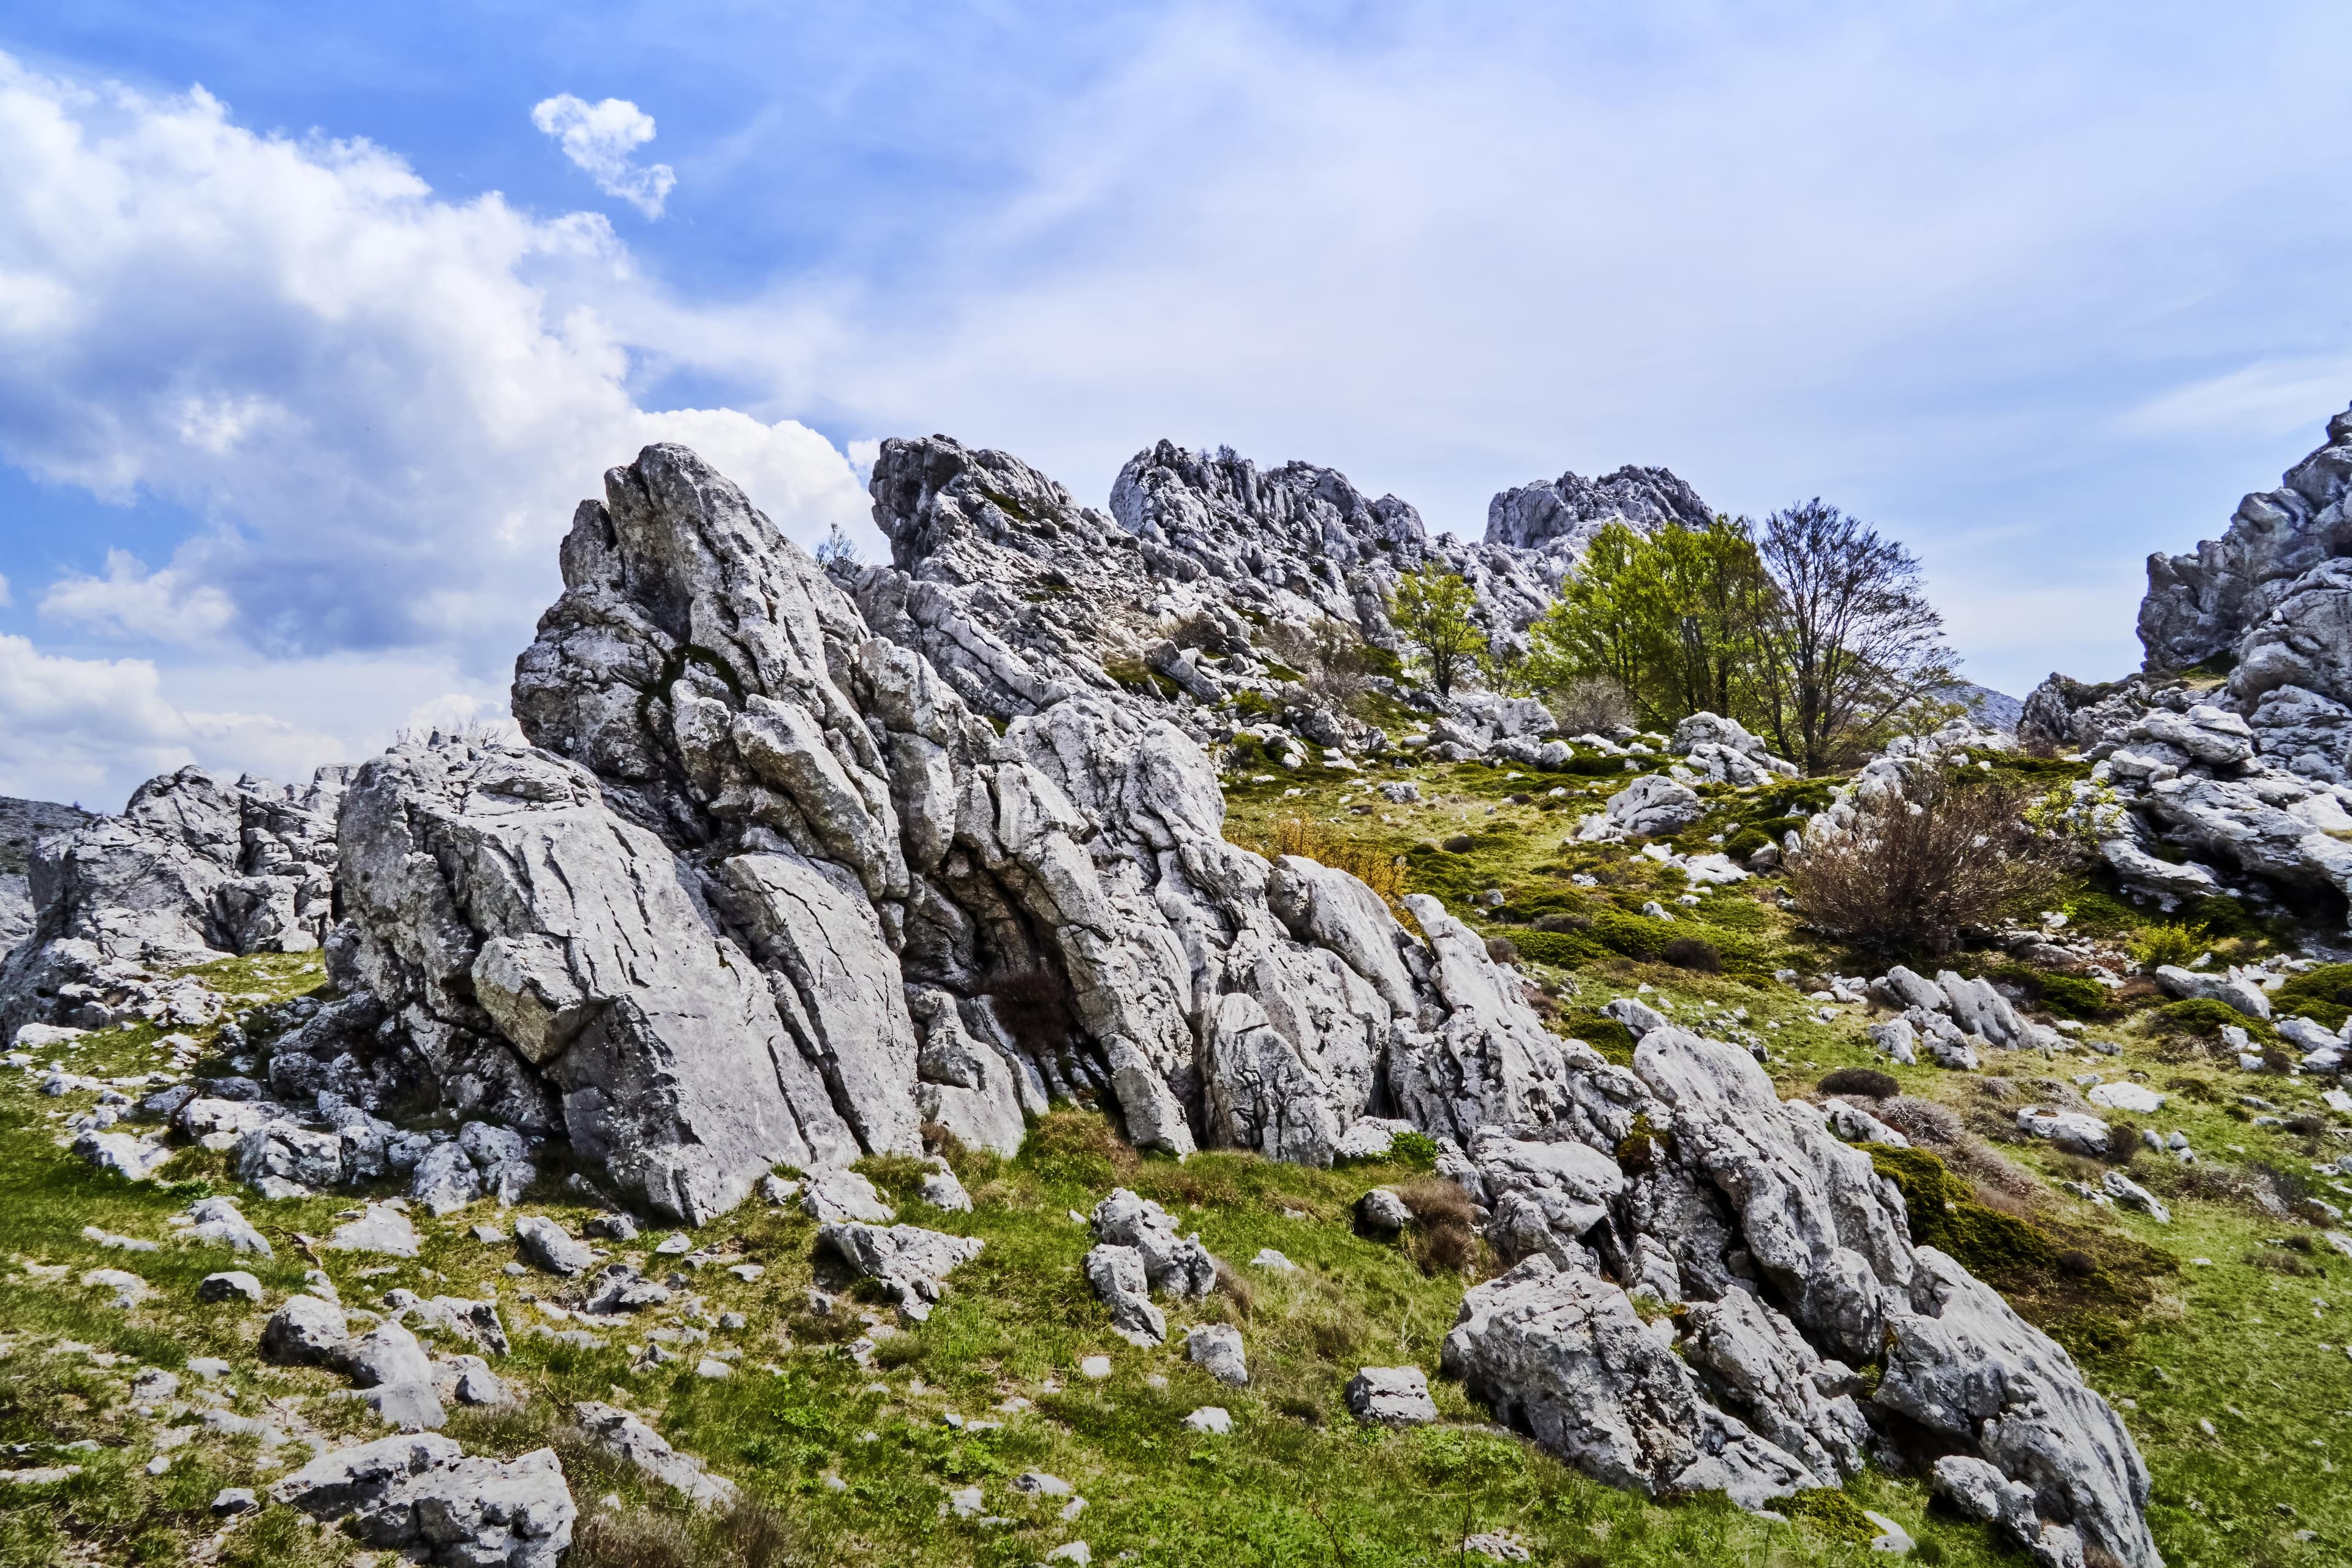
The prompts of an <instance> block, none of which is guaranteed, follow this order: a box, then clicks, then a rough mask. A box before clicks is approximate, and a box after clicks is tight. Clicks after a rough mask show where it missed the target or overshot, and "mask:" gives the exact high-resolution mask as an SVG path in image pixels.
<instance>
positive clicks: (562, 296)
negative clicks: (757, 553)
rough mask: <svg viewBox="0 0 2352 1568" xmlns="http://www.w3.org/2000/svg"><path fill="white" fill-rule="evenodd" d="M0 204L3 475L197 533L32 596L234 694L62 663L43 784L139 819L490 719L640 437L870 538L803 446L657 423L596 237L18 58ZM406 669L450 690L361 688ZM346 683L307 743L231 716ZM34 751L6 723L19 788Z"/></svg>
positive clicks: (310, 144) (337, 152)
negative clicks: (620, 332)
mask: <svg viewBox="0 0 2352 1568" xmlns="http://www.w3.org/2000/svg"><path fill="white" fill-rule="evenodd" d="M0 206H5V210H6V211H7V212H8V213H9V215H10V220H9V222H8V223H7V224H5V225H0V458H5V460H7V461H9V462H11V463H13V464H15V465H16V466H17V467H19V468H23V469H25V470H26V471H27V472H28V473H30V474H32V475H34V476H35V477H36V478H37V479H41V480H44V481H47V482H50V483H61V484H66V485H71V486H77V487H80V488H83V489H89V490H90V491H92V492H94V493H96V494H98V495H100V496H101V497H105V498H108V499H112V500H129V499H131V498H133V497H136V496H142V495H148V496H153V497H157V498H160V499H162V500H164V501H167V502H170V503H172V504H173V505H175V506H177V507H179V508H182V509H184V510H188V511H190V512H192V513H194V514H195V515H196V516H198V517H200V518H203V519H205V520H207V521H208V526H207V527H205V529H204V530H203V531H201V532H199V533H197V534H195V535H194V536H193V537H191V538H188V539H187V540H185V541H184V542H182V543H181V544H180V545H179V546H178V548H177V549H176V550H175V551H173V553H172V555H171V556H170V558H169V559H168V560H166V561H164V562H163V563H160V564H154V565H152V569H151V565H150V563H146V562H142V561H141V560H139V559H137V558H135V557H133V556H131V555H130V554H127V553H120V552H117V553H111V554H110V555H109V556H108V557H107V561H106V564H105V567H104V569H103V570H102V572H100V573H99V574H69V575H68V576H66V577H64V578H62V579H61V580H59V581H58V582H56V583H55V584H51V585H50V586H49V587H48V589H47V592H46V593H45V594H43V595H41V598H40V601H39V602H40V605H41V611H42V614H43V616H44V619H45V621H46V622H47V623H49V624H51V625H54V626H58V628H60V630H61V631H63V630H70V631H71V633H72V634H73V635H75V636H76V637H81V638H85V639H89V638H96V639H99V640H100V642H103V641H107V640H112V641H116V642H123V643H130V644H133V645H136V644H141V643H144V644H148V645H151V646H157V645H160V646H174V645H176V646H178V647H182V648H184V649H185V650H186V651H184V652H182V653H179V654H175V655H173V659H174V660H185V659H192V658H201V659H204V660H207V661H210V663H209V664H207V665H206V667H205V668H212V669H215V671H216V672H226V673H224V674H223V675H222V679H221V680H220V681H219V682H218V683H217V684H216V685H215V687H214V688H213V689H207V690H205V691H201V692H194V693H188V694H184V695H182V696H181V697H179V698H178V699H176V700H164V699H162V698H159V697H156V696H154V695H153V693H154V691H155V688H154V686H153V684H152V682H153V680H154V679H156V677H157V671H156V670H155V669H154V668H152V667H151V666H149V665H147V664H144V663H142V662H140V661H138V660H130V661H124V660H119V659H117V660H104V659H101V660H98V661H96V662H94V663H91V662H88V661H78V660H70V659H68V660H65V661H63V662H62V663H58V664H57V665H56V668H57V669H58V670H59V671H62V672H64V673H65V674H66V675H68V676H70V677H71V679H63V680H62V681H61V683H60V684H59V685H58V688H57V691H58V693H59V695H58V697H57V699H56V700H55V702H53V703H52V705H51V707H49V708H48V709H45V710H44V711H45V712H47V715H48V716H47V718H45V719H44V720H43V721H42V722H43V724H44V725H46V726H47V727H48V728H47V730H45V731H43V732H44V733H47V732H50V731H56V732H57V733H59V734H63V733H65V732H66V731H68V730H71V729H72V726H73V722H75V721H71V719H70V716H71V714H73V713H76V712H78V713H79V714H80V719H79V721H78V722H79V723H80V725H81V726H82V728H81V730H80V731H79V733H80V734H81V735H82V737H83V739H82V740H81V741H79V742H73V743H72V744H64V743H63V742H60V743H59V744H60V746H61V750H59V752H58V761H57V762H56V763H55V766H54V767H51V768H50V773H52V774H54V775H55V776H57V777H59V778H62V779H65V780H66V781H67V782H68V783H69V784H70V783H71V782H72V781H73V780H75V779H79V778H80V777H82V776H83V773H87V772H88V770H89V769H97V770H99V771H100V773H103V775H104V776H105V777H106V778H107V779H108V780H109V781H110V785H109V789H110V791H111V792H112V793H115V794H120V793H123V792H127V789H128V787H129V785H130V784H132V783H135V782H137V779H138V778H140V777H143V776H145V773H147V772H151V771H152V770H153V768H154V767H155V766H157V765H160V764H161V763H162V762H163V761H165V760H169V759H173V758H176V759H178V760H182V761H184V760H186V756H187V755H188V754H190V753H194V754H196V755H198V756H199V757H201V758H202V759H203V760H205V761H206V762H207V765H214V764H215V763H218V764H219V765H229V764H230V763H234V762H236V758H234V757H232V756H230V755H229V754H228V748H229V747H230V743H231V742H236V743H239V744H249V746H250V747H251V749H252V752H253V755H252V757H251V758H250V759H249V761H248V762H247V763H238V764H237V765H239V766H242V765H254V766H265V765H266V766H268V767H273V768H275V767H278V766H279V765H280V763H281V762H294V763H302V764H303V765H304V766H305V767H307V766H309V765H315V763H317V762H324V761H328V760H331V754H330V755H318V756H315V757H313V755H312V751H313V750H316V749H317V748H316V747H312V742H313V741H317V742H319V744H320V746H325V745H330V744H333V745H341V744H351V745H358V744H361V743H362V742H365V743H372V744H380V743H382V741H383V739H386V738H388V737H389V735H390V733H391V732H392V731H393V730H394V729H396V728H397V727H398V724H399V722H400V721H401V720H402V718H403V716H404V715H405V714H406V713H407V712H408V711H409V710H410V709H412V708H414V707H415V705H416V704H417V703H419V702H422V701H425V700H428V699H430V698H432V697H434V696H436V694H440V693H445V692H448V691H452V690H459V689H463V690H467V691H470V692H471V693H472V694H473V695H475V696H477V697H478V698H480V699H482V700H485V701H487V702H489V703H491V704H494V705H495V704H496V703H498V702H499V701H500V700H502V695H503V691H504V689H505V686H506V684H507V681H508V679H509V678H510V675H511V670H512V660H513V658H514V656H515V654H516V652H517V651H518V650H519V649H520V647H523V646H524V645H525V644H526V643H528V642H529V640H530V635H531V626H532V623H533V621H534V620H535V618H536V617H537V616H538V614H539V612H540V611H541V609H542V608H544V607H545V605H547V604H548V603H549V602H550V601H551V599H552V598H553V597H554V595H555V594H556V593H557V591H558V589H559V587H560V584H559V582H558V580H557V574H556V548H555V547H556V543H557V542H558V541H559V540H560V539H561V538H562V533H563V531H564V529H565V528H566V527H567V526H568V525H569V523H570V521H571V516H572V508H573V506H574V505H575V503H576V502H577V501H578V500H580V498H582V497H583V496H595V495H601V494H602V491H603V484H602V476H603V473H604V469H605V468H609V467H611V466H612V465H614V464H615V463H623V462H626V461H628V460H629V459H630V458H633V457H635V454H636V451H637V449H638V448H639V447H641V446H643V445H645V444H646V443H647V442H649V441H654V440H665V439H687V440H689V441H692V442H694V443H695V444H697V445H698V446H700V447H703V448H704V449H706V450H707V451H708V452H709V454H710V455H711V456H712V458H714V459H715V460H717V461H719V463H720V465H721V466H722V468H725V469H727V470H728V471H730V473H732V474H734V475H736V476H737V477H738V478H739V479H740V482H742V483H744V485H745V488H746V489H748V490H749V491H750V493H751V498H752V500H753V501H754V502H755V503H756V504H758V505H760V506H761V507H762V508H763V509H764V510H767V512H768V513H769V515H770V516H771V517H772V519H773V520H774V521H776V523H777V524H778V526H779V527H781V528H782V529H783V530H784V531H786V532H788V533H790V534H792V535H793V537H795V538H797V539H799V540H801V541H802V542H803V543H805V544H814V542H816V541H818V540H820V539H822V538H823V537H824V534H825V532H826V531H827V529H828V528H829V527H831V526H832V525H833V524H834V523H835V522H836V521H838V522H843V523H845V524H848V525H850V526H853V527H854V526H856V525H857V524H858V522H859V520H860V519H862V518H863V517H864V516H865V515H866V511H867V507H868V503H867V500H866V496H865V495H864V493H863V491H862V489H861V487H860V486H859V483H858V481H857V478H856V473H855V471H854V470H853V468H851V466H850V464H849V461H848V459H847V458H845V456H844V455H843V454H842V453H841V452H839V451H837V450H835V448H834V447H832V446H831V445H830V444H829V443H827V442H826V441H825V440H824V437H821V436H818V435H817V434H815V433H814V432H813V431H811V430H809V429H808V428H806V427H805V426H801V425H799V424H796V423H794V422H793V421H791V420H762V419H757V418H754V417H752V416H749V415H745V414H740V413H737V412H734V411H732V410H728V409H723V408H719V409H688V410H678V411H662V410H648V409H646V408H642V407H640V406H639V405H638V404H637V401H636V399H635V396H634V395H632V392H631V388H630V376H631V372H632V367H631V355H630V353H629V351H628V348H627V347H626V345H625V343H624V342H622V341H621V340H620V339H619V338H618V337H617V336H616V335H615V331H614V328H613V326H612V325H611V322H612V321H613V320H614V317H615V315H616V314H617V315H619V316H623V317H628V316H632V315H640V314H650V313H651V312H649V311H647V310H641V309H640V308H639V307H637V306H635V305H633V304H631V301H632V300H638V299H641V298H644V297H645V295H646V285H645V284H644V282H643V281H642V279H639V278H638V276H637V275H636V273H635V269H634V268H633V266H632V263H631V260H630V258H629V256H628V254H627V252H626V251H625V249H624V248H623V247H621V245H620V244H619V243H618V241H616V240H615V239H614V236H613V234H612V231H611V229H610V227H609V226H607V224H606V223H605V221H604V219H603V218H601V217H599V216H593V215H581V214H574V215H569V216H559V217H555V218H539V217H535V216H530V215H529V214H525V213H522V212H520V211H518V210H516V209H515V208H513V207H511V206H509V205H507V204H506V203H505V202H504V201H503V200H501V199H500V198H499V197H498V196H497V195H486V196H483V197H480V198H478V199H475V200H471V201H464V202H451V201H445V200H442V199H440V198H438V197H436V196H435V195H434V194H433V193H432V191H431V190H429V189H428V188H427V187H426V186H425V184H424V183H423V182H422V181H420V180H419V179H418V178H417V177H416V175H415V174H414V173H413V172H412V171H411V170H410V169H409V168H408V167H407V166H406V165H405V164H404V163H402V162H401V161H400V160H399V159H398V158H397V157H395V156H394V155H392V154H391V153H387V152H385V151H383V149H381V148H378V147H375V146H373V145H370V144H369V143H366V142H328V141H319V140H309V141H296V140H289V139H288V138H284V137H277V136H263V135H257V134H256V133H254V132H250V131H247V130H245V129H243V128H241V127H239V126H238V125H236V123H234V121H232V120H231V118H230V116H229V114H228V112H227V110H226V109H225V107H224V106H223V105H222V104H220V103H219V102H218V101H216V100H214V99H212V98H211V97H209V96H208V95H206V94H205V93H204V92H203V91H202V90H200V89H199V90H192V91H190V92H188V93H186V94H184V95H181V96H177V97H170V98H153V97H147V96H142V95H141V94H139V93H136V92H133V91H131V90H130V89H124V88H121V87H119V86H112V85H109V86H104V87H100V88H96V89H86V88H83V87H79V86H76V85H73V84H69V83H66V82H61V81H58V80H55V79H49V78H46V77H43V76H40V75H37V74H36V73H34V72H31V71H29V70H27V69H26V68H23V67H22V66H21V65H19V64H18V63H16V61H14V60H11V59H8V58H6V57H5V56H0ZM237 650H245V652H243V653H238V652H237ZM72 651H73V652H75V653H78V654H79V653H89V652H93V651H100V650H99V649H98V648H97V647H91V646H79V647H75V648H74V649H73V650H72ZM255 656H267V658H268V659H269V660H270V662H268V663H267V664H263V663H259V662H255V661H254V658H255ZM11 657H12V658H14V659H15V660H16V666H17V668H18V669H19V670H20V671H21V670H23V669H25V668H33V666H30V665H28V664H27V663H26V661H27V660H38V659H43V658H48V659H52V660H55V658H56V657H57V656H55V655H54V654H48V653H42V652H39V651H37V650H35V649H33V648H32V647H31V646H30V645H29V644H24V643H22V642H21V639H20V641H19V644H18V646H17V647H16V649H15V650H14V652H13V653H12V655H11ZM238 658H245V659H247V661H248V662H247V663H246V664H243V665H238V664H237V663H236V660H237V659H238ZM385 659H394V660H395V661H398V660H410V661H415V660H420V659H421V660H424V661H425V662H426V663H429V664H431V665H432V666H433V668H436V670H437V671H438V674H437V675H436V677H435V678H434V679H433V680H432V681H431V682H430V683H429V684H424V685H423V686H422V689H419V686H418V685H417V684H415V683H401V684H400V685H399V689H393V687H392V686H390V685H386V684H384V683H383V682H374V681H370V680H367V679H357V677H358V676H360V675H362V674H363V673H364V668H365V667H366V666H368V665H369V664H371V663H372V662H375V661H382V660H385ZM338 661H343V662H341V664H340V665H339V664H338ZM39 668H49V666H47V665H43V666H40V667H39ZM191 668H193V667H191ZM304 668H307V669H313V670H320V671H325V670H330V669H333V668H340V669H341V675H340V676H339V677H338V678H337V679H340V681H341V685H342V688H343V689H342V691H341V694H340V695H337V694H335V693H334V692H333V691H332V690H330V692H329V694H328V697H327V700H323V701H320V702H319V703H317V704H316V705H315V706H316V712H315V713H314V714H313V715H312V718H311V720H310V721H305V722H302V723H299V724H296V725H294V727H293V729H292V730H289V731H287V732H286V734H279V733H278V732H277V731H271V730H269V729H268V725H267V724H266V723H265V722H264V721H259V720H254V719H249V717H240V716H243V715H247V712H248V710H251V709H257V708H260V709H268V710H271V711H273V712H277V713H281V714H282V713H288V712H290V711H292V710H293V709H292V708H291V707H289V703H291V702H293V701H294V698H293V697H291V696H289V690H288V688H287V685H286V681H285V679H284V678H285V675H286V672H287V671H289V670H292V669H304ZM94 671H103V672H108V673H106V675H105V679H97V678H96V676H95V675H94V674H93V673H92V672H94ZM142 671H144V672H145V673H144V674H141V673H140V672H142ZM184 673H185V672H184V671H183V670H182V669H181V668H179V666H178V665H177V664H176V663H174V664H170V665H167V666H166V667H165V668H164V669H163V672H162V678H163V679H164V680H165V681H166V682H167V683H175V682H180V681H181V680H182V678H183V676H184ZM142 682H143V683H145V684H142ZM333 684H334V683H333V682H330V686H332V685H333ZM25 689H26V690H30V689H31V688H30V687H26V688H25ZM142 692H144V693H145V695H143V696H142ZM26 700H29V699H26ZM58 703H62V704H64V705H63V706H58V705H57V704H58ZM117 709H121V710H122V714H129V715H130V717H123V716H121V714H118V713H117V712H116V711H115V710H117ZM297 731H299V733H300V734H301V735H303V736H306V737H309V738H310V739H308V740H305V741H303V742H302V743H301V744H299V745H297V744H294V743H293V742H289V740H288V739H287V738H286V736H287V734H292V733H295V732H297ZM26 732H27V731H22V730H20V729H19V728H17V727H16V725H14V724H12V723H11V722H10V721H8V719H7V718H6V717H5V715H0V733H5V734H7V735H9V736H10V738H11V741H12V745H11V746H10V747H8V748H5V750H7V751H10V752H16V753H17V757H18V760H17V761H16V763H13V764H11V765H13V766H15V767H16V769H17V770H18V771H17V772H16V773H15V774H13V775H11V776H13V777H14V779H15V780H16V782H17V783H19V784H22V783H23V782H24V778H25V774H24V772H23V770H24V769H25V768H26V767H27V766H31V765H33V764H32V763H27V762H26V761H25V760H23V751H24V748H21V747H18V746H16V745H15V744H14V743H13V742H15V741H16V739H17V738H18V737H19V736H20V735H22V734H25V733H26ZM321 737H323V738H324V740H323V741H321V740H320V738H321ZM306 747H309V748H311V749H310V750H306V749H305V748H306ZM298 753H299V754H298ZM108 758H111V759H112V760H111V761H107V760H105V759H108ZM273 758H274V759H278V760H277V761H273V760H272V759H273ZM76 759H78V760H76ZM41 765H43V766H48V764H41ZM58 769H65V770H66V771H65V772H64V773H58V772H57V770H58ZM74 770H81V772H75V771H74ZM232 771H235V769H234V768H232ZM116 785H120V786H121V788H120V789H115V788H114V786H116ZM74 787H77V788H81V789H82V790H83V791H84V793H89V786H87V785H79V784H78V785H75V786H74Z"/></svg>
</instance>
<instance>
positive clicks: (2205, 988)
mask: <svg viewBox="0 0 2352 1568" xmlns="http://www.w3.org/2000/svg"><path fill="white" fill-rule="evenodd" d="M2156 983H2157V984H2158V985H2161V986H2163V987H2164V988H2165V989H2166V990H2167V991H2168V992H2170V993H2172V994H2174V995H2175V996H2179V997H2181V998H2183V999H2186V1000H2191V1001H2211V1002H2221V1003H2223V1004H2226V1005H2229V1006H2231V1007H2233V1008H2235V1009H2237V1010H2238V1011H2239V1012H2241V1013H2242V1014H2244V1015H2245V1016H2247V1017H2249V1018H2264V1019H2267V1018H2268V1017H2269V1016H2271V999H2270V998H2269V997H2268V996H2266V995H2264V994H2263V990H2262V987H2260V986H2259V985H2256V984H2253V983H2252V982H2251V981H2249V980H2248V979H2246V978H2245V976H2244V975H2243V974H2242V973H2240V972H2239V971H2237V970H2235V969H2231V970H2228V971H2225V972H2224V973H2220V974H2200V973H2197V972H2196V971H2195V970H2190V969H2183V968H2181V967H2180V966H2179V964H2177V963H2168V964H2164V965H2162V966H2160V967H2159V968H2158V970H2157V971H2156Z"/></svg>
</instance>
